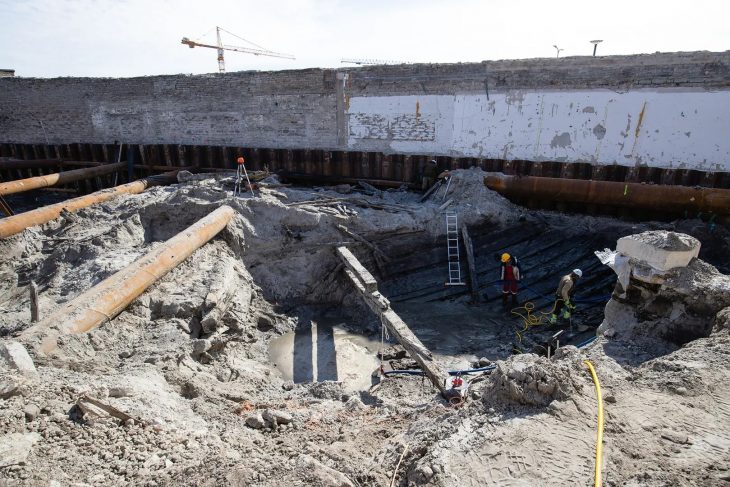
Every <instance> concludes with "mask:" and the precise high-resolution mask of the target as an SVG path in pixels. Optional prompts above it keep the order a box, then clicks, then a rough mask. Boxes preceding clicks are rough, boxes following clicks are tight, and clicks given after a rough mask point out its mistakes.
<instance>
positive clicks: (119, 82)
mask: <svg viewBox="0 0 730 487" xmlns="http://www.w3.org/2000/svg"><path fill="white" fill-rule="evenodd" d="M728 133H730V51H727V52H723V53H711V52H692V53H665V54H650V55H633V56H609V57H596V58H594V57H572V58H563V59H529V60H513V61H487V62H482V63H471V64H441V65H432V64H428V65H427V64H414V65H400V66H377V67H364V68H347V69H338V70H332V69H307V70H298V71H278V72H238V73H226V74H210V75H198V76H187V75H173V76H154V77H142V78H126V79H96V78H56V79H31V78H6V79H0V143H4V144H6V145H7V144H45V145H63V144H72V143H74V144H75V143H84V144H110V143H112V142H113V141H115V140H119V141H121V142H123V143H126V144H135V145H140V144H143V145H152V144H164V145H178V146H206V147H208V146H228V147H242V148H247V149H253V148H256V149H260V150H269V149H271V150H314V151H344V152H368V153H373V154H381V155H384V156H388V155H394V154H398V155H409V154H410V155H415V154H418V155H428V156H430V155H439V156H448V157H455V158H475V159H486V160H502V161H531V162H563V163H587V164H591V165H594V166H595V165H604V166H611V165H618V166H625V167H633V168H647V167H648V168H662V169H672V170H695V171H702V172H727V171H730V137H728V136H727V134H728ZM5 152H7V151H5ZM189 152H190V151H189ZM3 155H6V154H3ZM13 155H14V156H19V155H18V154H13ZM175 157H176V158H179V156H178V155H176V156H175ZM187 164H189V162H188V161H185V160H183V161H180V162H178V163H176V164H175V165H181V166H182V165H187Z"/></svg>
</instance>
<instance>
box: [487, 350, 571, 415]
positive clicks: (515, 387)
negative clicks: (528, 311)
mask: <svg viewBox="0 0 730 487" xmlns="http://www.w3.org/2000/svg"><path fill="white" fill-rule="evenodd" d="M559 352H560V354H559V355H557V356H556V357H555V359H554V360H549V359H547V358H546V357H540V356H538V355H534V354H522V355H516V356H514V357H511V358H509V359H508V360H505V361H498V362H497V368H496V369H495V370H494V371H493V372H492V374H491V375H490V377H489V379H488V383H487V386H486V388H485V390H484V391H483V392H482V394H483V395H484V402H485V403H486V404H492V403H493V402H494V401H498V402H499V401H502V402H506V403H514V404H522V405H529V406H547V405H548V404H550V403H551V402H552V401H554V400H558V401H562V400H564V399H567V398H569V397H570V396H572V395H573V394H574V393H575V392H577V391H581V390H582V388H583V385H584V383H585V374H583V375H581V372H582V371H581V370H580V365H579V364H578V363H577V362H578V359H579V354H578V353H577V351H576V349H575V347H564V348H563V349H562V350H560V351H559Z"/></svg>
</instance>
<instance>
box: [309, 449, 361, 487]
mask: <svg viewBox="0 0 730 487" xmlns="http://www.w3.org/2000/svg"><path fill="white" fill-rule="evenodd" d="M297 467H299V468H300V469H301V472H302V474H303V475H304V476H306V478H307V479H308V480H310V481H311V482H312V485H320V486H322V487H354V484H353V483H352V481H351V480H350V479H348V478H347V476H346V475H345V474H343V473H342V472H338V471H337V470H335V469H333V468H330V467H328V466H327V465H325V464H324V463H322V462H320V461H318V460H316V459H314V458H312V457H311V456H309V455H304V454H302V455H299V457H297Z"/></svg>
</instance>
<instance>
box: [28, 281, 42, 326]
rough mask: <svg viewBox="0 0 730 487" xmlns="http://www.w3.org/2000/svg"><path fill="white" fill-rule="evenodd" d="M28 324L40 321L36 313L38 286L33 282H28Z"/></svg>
mask: <svg viewBox="0 0 730 487" xmlns="http://www.w3.org/2000/svg"><path fill="white" fill-rule="evenodd" d="M29 290H30V322H31V323H35V322H36V321H38V320H39V319H40V314H39V313H38V286H37V285H36V283H35V281H30V286H29Z"/></svg>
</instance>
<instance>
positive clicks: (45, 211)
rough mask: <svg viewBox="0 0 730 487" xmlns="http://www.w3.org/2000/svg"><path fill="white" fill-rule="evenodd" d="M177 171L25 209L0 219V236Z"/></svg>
mask: <svg viewBox="0 0 730 487" xmlns="http://www.w3.org/2000/svg"><path fill="white" fill-rule="evenodd" d="M176 173H177V171H172V172H169V173H165V174H162V175H160V176H157V177H151V178H147V179H142V180H140V181H134V182H131V183H127V184H122V185H121V186H115V187H114V188H109V189H102V190H101V191H97V192H95V193H91V194H87V195H86V196H79V197H78V198H73V199H70V200H66V201H62V202H61V203H56V204H54V205H48V206H44V207H41V208H38V209H35V210H31V211H26V212H25V213H19V214H17V215H13V216H9V217H7V218H3V219H0V238H6V237H9V236H11V235H15V234H16V233H20V232H22V231H23V230H25V229H26V228H28V227H32V226H35V225H42V224H44V223H46V222H49V221H51V220H55V219H56V218H58V217H59V216H60V215H61V211H63V210H66V211H69V212H74V211H76V210H79V209H81V208H86V207H87V206H91V205H94V204H96V203H102V202H104V201H107V200H110V199H112V198H114V197H115V196H119V195H121V194H137V193H141V192H142V191H144V190H145V189H147V188H148V187H150V186H154V185H157V184H164V183H165V182H166V179H165V178H168V179H171V178H172V177H173V176H174V175H175V174H176Z"/></svg>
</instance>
